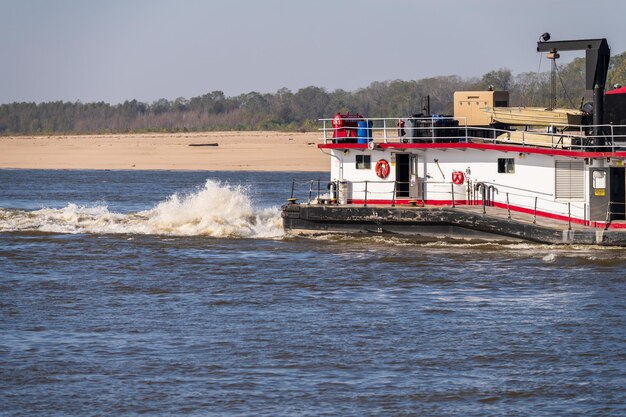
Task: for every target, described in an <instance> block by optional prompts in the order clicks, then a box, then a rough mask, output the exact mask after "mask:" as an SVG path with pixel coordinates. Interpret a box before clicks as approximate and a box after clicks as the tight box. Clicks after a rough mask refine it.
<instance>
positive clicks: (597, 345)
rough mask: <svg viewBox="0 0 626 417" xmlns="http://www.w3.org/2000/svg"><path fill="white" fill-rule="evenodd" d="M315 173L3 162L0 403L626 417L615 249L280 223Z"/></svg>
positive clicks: (11, 407) (624, 340)
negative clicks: (295, 230)
mask: <svg viewBox="0 0 626 417" xmlns="http://www.w3.org/2000/svg"><path fill="white" fill-rule="evenodd" d="M318 176H320V177H322V178H324V177H325V174H323V173H320V174H315V175H311V174H303V173H289V174H284V173H212V172H208V173H207V172H186V173H181V172H150V171H146V172H108V171H107V172H95V171H93V172H92V171H11V170H5V171H0V414H1V415H25V416H30V415H80V416H83V415H135V414H144V413H147V414H151V415H172V414H176V415H219V416H240V415H263V416H278V415H295V416H307V415H311V416H317V415H329V416H330V415H333V416H334V415H349V416H353V415H354V416H361V415H494V416H495V415H533V416H537V415H539V416H540V415H595V416H619V415H625V414H626V331H625V327H624V326H625V324H626V320H625V317H626V307H625V303H624V296H625V295H626V278H625V274H624V272H625V271H626V250H625V249H619V248H594V247H565V248H560V247H552V246H542V245H534V244H525V243H519V244H490V243H476V242H465V241H460V242H459V241H456V242H432V241H416V240H407V239H399V238H396V237H391V236H362V237H358V236H331V235H321V236H316V237H308V238H302V237H293V236H285V235H284V234H283V233H282V229H281V222H280V216H279V208H278V207H279V206H280V204H281V203H283V202H284V201H285V200H286V198H287V197H289V193H290V183H291V179H292V178H296V179H298V180H300V181H302V180H305V179H308V178H309V177H314V178H317V177H318Z"/></svg>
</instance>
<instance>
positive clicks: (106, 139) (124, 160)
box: [0, 132, 330, 171]
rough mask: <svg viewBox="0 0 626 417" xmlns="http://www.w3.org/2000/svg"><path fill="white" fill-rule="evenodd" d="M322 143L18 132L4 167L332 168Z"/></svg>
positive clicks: (1, 147)
mask: <svg viewBox="0 0 626 417" xmlns="http://www.w3.org/2000/svg"><path fill="white" fill-rule="evenodd" d="M318 143H320V141H319V134H318V133H315V132H313V133H284V132H206V133H176V134H160V133H147V134H119V135H117V134H115V135H114V134H111V135H75V136H12V137H0V169H2V168H23V169H129V170H133V169H137V170H141V169H167V170H208V171H327V170H328V168H329V165H330V162H329V159H328V158H329V157H328V156H327V155H324V154H323V153H322V152H321V151H320V150H319V149H318V148H317V144H318ZM215 144H217V146H214V145H215ZM190 145H203V146H190ZM206 145H213V146H206Z"/></svg>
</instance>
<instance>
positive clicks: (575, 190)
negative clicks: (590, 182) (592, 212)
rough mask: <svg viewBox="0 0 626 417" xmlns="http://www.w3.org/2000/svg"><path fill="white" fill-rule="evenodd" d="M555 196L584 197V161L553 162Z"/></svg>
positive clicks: (572, 198)
mask: <svg viewBox="0 0 626 417" xmlns="http://www.w3.org/2000/svg"><path fill="white" fill-rule="evenodd" d="M555 171H556V175H555V180H556V184H555V187H554V188H555V197H556V199H557V200H584V199H585V162H584V161H556V162H555Z"/></svg>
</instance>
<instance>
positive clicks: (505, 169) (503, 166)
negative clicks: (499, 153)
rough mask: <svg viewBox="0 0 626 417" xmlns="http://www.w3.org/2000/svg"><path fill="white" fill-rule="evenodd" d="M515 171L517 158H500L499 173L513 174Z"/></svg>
mask: <svg viewBox="0 0 626 417" xmlns="http://www.w3.org/2000/svg"><path fill="white" fill-rule="evenodd" d="M514 172H515V158H498V173H500V174H513V173H514Z"/></svg>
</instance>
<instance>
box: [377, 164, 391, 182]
mask: <svg viewBox="0 0 626 417" xmlns="http://www.w3.org/2000/svg"><path fill="white" fill-rule="evenodd" d="M375 170H376V175H378V177H379V178H382V179H385V178H387V177H388V176H389V171H390V168H389V162H387V161H386V160H384V159H379V160H378V162H376V168H375Z"/></svg>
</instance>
